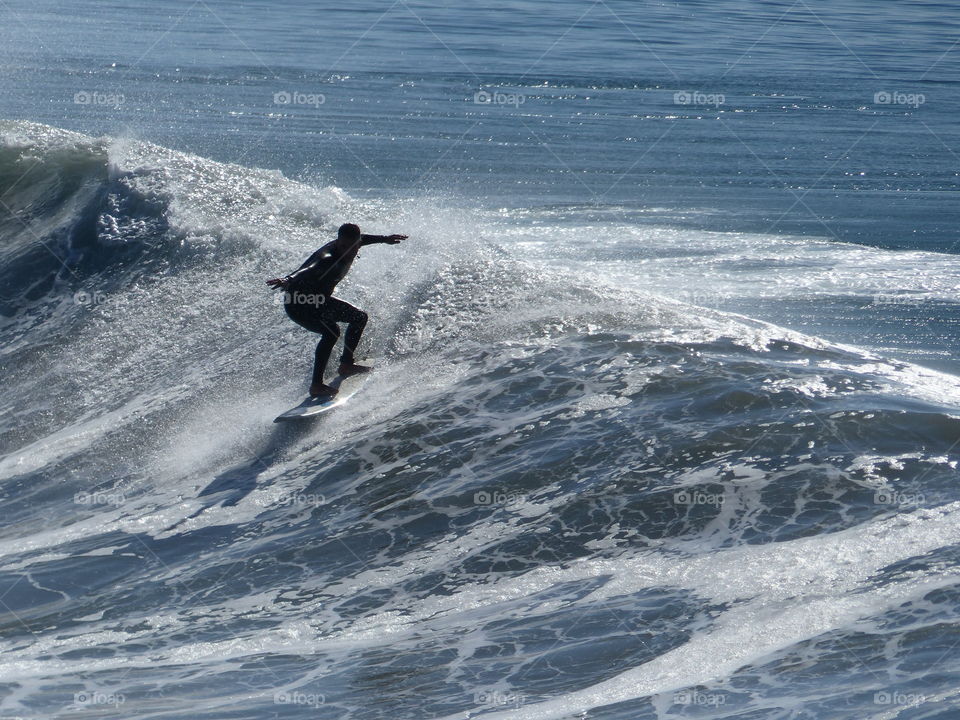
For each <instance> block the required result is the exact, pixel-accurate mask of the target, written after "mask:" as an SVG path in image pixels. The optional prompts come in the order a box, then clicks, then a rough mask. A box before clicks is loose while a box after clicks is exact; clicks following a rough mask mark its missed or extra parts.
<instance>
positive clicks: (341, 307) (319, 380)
mask: <svg viewBox="0 0 960 720" xmlns="http://www.w3.org/2000/svg"><path fill="white" fill-rule="evenodd" d="M406 239H407V236H406V235H363V234H361V232H360V228H359V227H358V226H357V225H354V224H353V223H345V224H343V225H341V226H340V229H339V230H338V231H337V239H336V240H334V241H332V242H329V243H327V244H326V245H324V246H323V247H321V248H320V249H319V250H317V251H316V252H314V253H313V254H312V255H311V256H310V257H308V258H307V259H306V261H305V262H304V263H303V265H301V266H300V268H299V269H298V270H296V272H293V273H290V274H289V275H287V276H286V277H283V278H274V279H273V280H267V285H269V286H270V287H272V288H274V289H278V290H283V291H284V298H283V304H284V307H285V309H286V311H287V315H289V316H290V319H291V320H293V321H294V322H295V323H297V324H298V325H300V326H301V327H305V328H306V329H307V330H309V331H311V332H315V333H319V334H320V342H318V343H317V351H316V355H315V356H314V363H313V380H312V382H311V383H310V395H311V396H312V397H320V396H327V397H333V396H334V395H336V394H337V391H336V389H335V388H332V387H330V386H329V385H326V384H324V382H323V374H324V372H325V371H326V369H327V361H328V360H329V359H330V353H331V352H332V351H333V346H334V345H335V344H336V342H337V338H339V337H340V328H339V326H338V325H337V323H347V332H346V335H345V336H344V338H343V354H342V355H341V356H340V367H339V372H340V374H341V375H345V376H346V375H357V374H359V373H365V372H369V371H370V370H371V369H372V368H370V367H367V366H365V365H357V364H356V363H355V362H354V357H353V354H354V352H355V351H356V349H357V345H359V343H360V336H361V335H363V329H364V327H365V326H366V324H367V314H366V313H365V312H364V311H363V310H361V309H360V308H357V307H354V306H353V305H351V304H350V303H348V302H344V301H343V300H340V299H338V298H335V297H333V291H334V289H335V288H336V287H337V283H339V282H340V281H341V280H343V278H344V277H345V276H346V274H347V273H348V272H349V271H350V266H351V265H352V264H353V261H354V259H355V258H356V257H357V253H358V252H359V250H360V248H361V247H364V246H366V245H374V244H376V243H385V244H387V245H396V244H397V243H399V242H400V241H401V240H406Z"/></svg>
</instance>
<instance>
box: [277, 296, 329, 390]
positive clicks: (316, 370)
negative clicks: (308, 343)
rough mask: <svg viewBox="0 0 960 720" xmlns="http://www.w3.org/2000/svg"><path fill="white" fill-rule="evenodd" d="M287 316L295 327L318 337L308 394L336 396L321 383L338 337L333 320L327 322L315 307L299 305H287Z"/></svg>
mask: <svg viewBox="0 0 960 720" xmlns="http://www.w3.org/2000/svg"><path fill="white" fill-rule="evenodd" d="M286 309H287V315H289V316H290V319H291V320H293V321H294V322H295V323H297V325H300V326H301V327H304V328H306V329H307V330H309V331H310V332H315V333H318V334H319V335H320V342H318V343H317V349H316V352H315V353H314V358H313V378H312V380H311V383H310V394H311V395H313V396H315V397H316V396H318V395H331V396H332V395H336V394H337V391H336V390H335V389H334V388H332V387H330V386H328V385H325V384H324V382H323V373H324V371H326V369H327V362H328V361H329V360H330V353H331V352H332V351H333V346H334V345H336V343H337V338H339V337H340V328H339V327H337V323H336V322H335V321H333V320H327V319H326V317H324V315H323V313H322V312H319V311H318V310H317V309H316V307H313V306H311V307H304V306H301V305H292V304H290V305H287V308H286Z"/></svg>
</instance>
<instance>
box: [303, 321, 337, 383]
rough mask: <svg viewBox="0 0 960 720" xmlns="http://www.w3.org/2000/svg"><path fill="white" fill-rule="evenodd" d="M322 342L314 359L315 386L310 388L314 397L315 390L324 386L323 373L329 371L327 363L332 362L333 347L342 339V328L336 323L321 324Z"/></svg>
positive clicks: (319, 343)
mask: <svg viewBox="0 0 960 720" xmlns="http://www.w3.org/2000/svg"><path fill="white" fill-rule="evenodd" d="M321 327H322V329H321V330H320V342H318V343H317V351H316V353H314V358H313V384H312V385H311V386H310V387H311V391H310V394H311V395H313V394H314V392H313V389H314V388H320V387H321V386H323V373H324V371H325V370H326V369H327V362H328V361H329V360H330V353H331V352H332V351H333V346H334V345H336V344H337V338H339V337H340V328H338V327H337V324H336V323H335V322H325V323H321Z"/></svg>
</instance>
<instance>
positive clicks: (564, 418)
mask: <svg viewBox="0 0 960 720" xmlns="http://www.w3.org/2000/svg"><path fill="white" fill-rule="evenodd" d="M2 163H3V164H2V171H3V173H2V177H3V178H4V179H5V183H7V184H6V187H7V188H8V189H9V192H8V193H7V194H6V196H5V202H6V203H8V204H9V205H10V206H11V207H13V208H15V209H16V218H15V219H19V220H20V221H21V228H19V229H18V228H16V226H14V225H13V223H12V221H13V219H14V218H11V219H8V221H7V222H8V225H7V227H5V228H3V230H4V232H5V233H6V235H5V237H6V238H7V244H6V246H5V250H4V263H3V267H4V287H5V288H7V289H8V290H7V293H6V295H5V298H4V302H5V313H4V314H5V321H4V329H3V333H4V339H5V342H4V345H3V351H2V353H3V354H2V364H3V373H4V387H5V388H8V391H6V392H5V393H4V394H3V400H2V402H3V416H2V417H3V420H2V423H3V424H2V435H0V438H2V449H3V459H2V462H0V481H2V486H3V489H4V523H3V528H2V538H0V557H2V574H3V577H4V581H5V588H4V595H3V604H4V610H5V612H6V616H5V617H6V619H5V621H4V633H3V655H2V662H0V677H2V678H3V688H4V694H3V700H2V708H3V712H4V714H5V716H19V715H22V716H26V717H30V716H42V715H48V714H49V715H54V714H57V713H58V712H67V711H69V710H70V708H71V707H72V708H74V711H75V712H76V711H77V710H76V707H77V705H76V703H78V702H79V703H81V706H80V707H81V711H82V712H83V713H85V714H89V715H91V716H96V717H118V718H121V717H122V718H130V717H251V718H254V717H268V716H274V715H275V714H277V713H279V716H284V712H287V713H291V712H292V713H293V714H294V715H297V713H298V712H303V711H304V709H305V708H310V710H311V712H316V713H319V716H321V717H340V716H347V715H354V714H356V715H357V716H362V717H384V718H387V717H398V716H411V715H414V714H417V715H420V716H429V717H450V718H454V717H463V716H464V713H465V712H466V713H468V714H470V715H471V716H472V715H475V714H480V715H483V716H490V717H501V716H502V717H517V718H563V717H571V716H573V715H576V714H578V713H583V712H589V713H590V716H596V717H610V718H613V717H623V718H635V717H656V718H662V717H671V716H673V714H675V713H676V712H677V710H678V708H679V709H680V710H681V711H682V710H684V709H686V710H690V709H700V710H701V711H704V712H706V711H709V713H710V716H712V717H743V716H744V715H743V713H744V712H747V711H748V708H752V709H756V708H757V707H761V708H767V710H768V711H769V713H770V714H768V715H767V716H768V717H780V716H782V717H792V716H794V715H792V713H793V712H794V709H795V708H797V707H800V706H803V707H804V708H806V709H807V711H810V712H817V711H816V710H810V708H817V707H821V705H822V707H823V708H824V709H823V712H824V713H827V714H829V715H830V716H831V717H851V718H854V717H863V716H864V713H865V712H867V710H866V709H865V708H869V709H871V710H872V711H875V710H876V708H877V707H878V706H877V704H876V697H877V695H878V693H879V694H880V697H881V698H882V697H884V695H883V693H887V695H888V696H889V697H891V698H893V699H894V700H897V699H898V698H901V696H902V697H906V695H907V694H908V693H909V694H911V697H913V696H919V695H924V696H925V698H926V699H927V700H930V699H933V698H939V699H940V700H941V701H942V700H944V699H948V698H952V697H953V693H952V692H947V691H946V690H945V689H944V688H943V687H942V686H940V685H939V683H937V682H936V681H935V679H934V678H931V676H930V675H929V674H928V670H927V667H928V666H927V663H928V662H930V661H933V660H937V659H942V658H944V657H949V654H950V650H949V648H950V644H951V642H952V640H951V637H950V633H949V632H946V631H945V630H944V629H943V625H942V624H943V623H944V621H945V619H947V618H949V617H951V615H952V613H953V612H954V609H955V600H954V599H953V592H954V591H953V589H952V588H953V586H954V585H955V583H956V569H955V565H954V561H953V559H952V558H953V553H954V552H955V551H954V548H955V546H956V543H957V540H958V533H960V526H958V517H960V514H958V508H960V498H958V497H957V496H956V490H955V479H956V454H955V453H954V451H953V446H954V443H955V438H956V437H957V433H958V431H960V417H958V414H957V407H958V404H960V382H958V381H957V379H956V377H955V376H953V375H950V374H948V373H944V372H940V371H936V370H932V369H926V368H924V367H922V366H920V365H916V364H912V363H910V362H907V361H900V360H890V359H885V358H883V357H882V356H880V355H877V354H875V353H871V352H867V351H864V350H862V349H857V348H856V347H855V346H853V345H851V344H838V343H834V342H828V341H825V340H823V339H818V338H817V337H814V336H810V335H804V334H801V333H798V332H796V331H791V330H787V329H785V328H783V327H780V326H777V325H775V324H771V323H768V322H764V321H761V320H757V319H751V318H749V317H747V316H746V315H742V314H735V313H730V312H727V311H723V310H716V309H715V310H709V309H706V308H704V307H702V306H697V305H693V304H690V303H689V302H686V301H685V300H684V293H689V292H690V290H689V287H690V286H689V284H688V281H686V280H684V278H683V273H684V270H683V268H682V267H679V266H675V268H674V269H675V273H674V277H672V278H671V277H670V275H669V274H668V273H663V272H656V273H653V274H655V275H656V276H657V277H659V278H660V282H661V283H662V284H663V285H664V288H666V286H667V285H668V280H672V283H673V288H674V292H673V296H671V294H670V293H669V292H668V291H667V290H666V289H662V290H661V292H660V293H657V292H653V291H651V290H650V289H649V288H647V289H640V288H638V287H636V286H635V285H634V284H631V283H630V282H629V281H628V280H626V279H624V278H622V277H619V276H618V275H617V274H616V273H615V272H613V271H612V270H611V269H609V268H607V269H604V263H605V262H606V263H610V262H611V261H610V259H609V258H607V259H606V260H604V259H603V258H594V259H592V260H590V259H589V258H584V266H583V267H581V268H578V269H577V270H576V271H575V272H574V271H572V270H571V269H569V265H568V269H567V270H566V271H565V270H564V269H563V268H562V267H561V265H559V264H557V263H556V262H550V261H548V260H546V259H544V258H542V257H540V255H541V254H542V253H541V252H540V251H538V248H542V245H543V237H544V236H547V235H549V236H550V237H551V242H552V243H553V244H554V246H558V247H560V248H562V249H563V251H566V252H571V253H572V252H575V251H576V250H577V248H578V247H579V246H580V245H582V242H583V241H582V240H581V239H580V238H582V237H583V236H584V235H585V233H587V232H589V221H586V220H585V221H584V227H581V228H580V230H579V231H578V230H577V229H576V228H571V226H570V222H569V218H567V219H566V220H565V222H564V223H563V226H562V227H555V228H551V227H549V225H547V226H544V225H543V224H540V225H538V227H536V228H535V229H533V230H530V231H524V225H523V224H518V223H517V221H516V218H515V217H512V216H511V215H510V213H506V214H505V213H502V212H486V213H483V212H479V211H476V210H473V211H471V210H465V209H460V210H457V209H455V208H451V207H448V206H444V205H443V203H437V204H435V205H430V204H428V203H425V202H422V201H420V202H416V203H414V202H404V201H402V200H386V201H381V202H375V201H371V200H363V199H354V198H352V197H351V196H350V195H349V193H347V192H345V191H343V190H342V189H339V188H337V187H332V186H325V187H315V186H310V185H306V184H303V183H301V182H297V181H293V180H290V179H288V178H286V177H284V176H283V174H282V173H279V172H276V171H264V170H257V169H252V168H246V167H242V166H238V165H231V164H224V163H219V162H215V161H211V160H207V159H204V158H201V157H198V156H194V155H189V154H184V153H180V152H176V151H172V150H169V149H165V148H163V147H160V146H157V145H153V144H150V143H146V142H142V141H135V140H131V139H122V138H120V139H117V138H108V137H103V138H91V137H88V136H84V135H80V134H77V133H72V132H68V131H63V130H57V129H55V128H51V127H49V126H42V125H37V124H31V123H13V124H11V123H8V124H7V125H6V126H4V129H3V152H2ZM24 169H26V171H27V174H26V175H25V179H24V180H23V181H22V182H21V183H19V185H18V184H17V183H15V182H11V181H10V180H9V179H10V178H15V177H16V176H17V175H19V174H21V173H23V171H24ZM344 217H349V218H354V219H356V220H357V221H358V222H360V223H361V224H362V226H363V227H364V228H365V229H369V231H371V232H376V231H381V230H383V231H386V230H388V229H389V228H395V227H402V228H403V229H404V230H406V231H408V232H409V234H410V235H411V239H410V241H408V242H407V243H404V244H403V245H402V246H400V247H398V248H375V247H374V248H366V249H364V250H363V251H362V253H361V257H360V258H359V259H358V261H357V263H356V267H355V270H354V273H353V274H351V277H350V279H349V281H348V283H345V287H344V291H345V296H346V297H349V298H350V299H352V300H353V301H355V302H357V303H358V304H360V305H362V306H374V307H376V308H377V310H376V311H375V312H374V313H373V316H374V318H375V321H374V322H372V323H371V325H372V327H371V332H370V335H369V337H368V338H367V339H366V340H365V344H366V347H367V348H368V349H369V351H370V352H371V353H375V354H376V356H377V358H378V363H379V368H378V372H377V373H376V374H375V375H374V376H373V378H372V379H371V380H370V382H369V383H368V384H367V386H366V387H365V388H364V390H363V392H362V394H361V395H359V396H357V397H356V398H355V399H354V400H353V401H352V402H351V403H349V404H348V405H347V406H345V407H344V408H342V409H340V410H338V411H337V412H336V417H335V418H331V419H330V420H326V421H324V422H321V423H318V424H317V425H315V426H310V427H308V428H294V429H291V428H286V427H278V426H275V425H272V424H271V422H270V421H271V419H272V417H273V416H274V415H275V414H276V413H277V412H278V411H280V410H282V409H284V408H285V407H286V406H288V405H290V404H291V403H293V402H295V401H296V400H297V399H298V397H299V396H300V393H301V392H302V391H303V388H304V383H305V379H306V377H307V374H308V372H309V360H310V349H311V347H312V341H311V339H310V338H309V337H307V334H306V333H304V332H303V331H302V330H300V329H299V328H297V327H296V326H294V325H293V324H292V323H289V322H286V321H285V319H284V317H283V312H282V306H281V305H279V304H278V303H277V301H276V298H275V297H274V296H272V295H271V294H270V293H269V291H268V290H266V289H265V288H264V287H263V279H264V278H266V277H271V276H273V275H274V274H276V271H277V269H283V268H289V267H295V266H296V264H297V263H298V261H299V259H300V258H301V256H302V255H303V254H304V250H305V249H309V248H312V247H313V246H314V245H316V244H318V238H322V237H325V236H328V235H329V234H330V233H331V232H333V230H334V229H335V227H336V224H337V223H338V221H339V219H340V218H344ZM388 222H389V226H388V224H387V223H388ZM549 222H550V213H547V212H545V213H544V214H543V217H542V219H541V223H549ZM457 229H461V230H462V231H458V230H457ZM607 232H611V233H613V232H616V234H617V235H618V237H619V241H618V242H619V245H618V247H622V246H628V247H627V248H624V252H629V253H631V254H633V255H635V256H643V257H644V261H645V262H649V263H658V262H662V261H663V260H662V259H663V257H664V256H665V255H666V253H665V251H664V248H665V247H667V246H669V245H670V243H671V242H672V241H674V240H675V238H676V237H677V234H676V233H671V232H670V231H669V229H667V228H664V229H661V230H656V229H650V228H643V229H640V230H636V229H635V230H633V231H632V232H631V231H630V230H629V229H627V228H609V227H608V228H607ZM568 237H569V241H566V240H565V238H568ZM11 238H13V239H15V240H16V242H10V240H11ZM684 238H685V240H686V244H685V245H684V246H683V248H684V250H685V251H686V252H688V253H689V254H690V256H691V257H699V258H701V259H702V258H708V259H709V262H711V263H714V264H717V263H720V262H722V258H721V257H718V255H720V254H721V253H722V250H721V248H722V247H727V248H731V247H738V248H743V247H749V248H751V249H753V248H757V247H760V246H763V245H764V244H765V245H766V246H767V247H784V246H786V247H789V248H791V249H792V253H793V256H794V258H795V264H796V265H797V266H798V267H801V266H806V267H808V268H812V269H811V270H809V271H808V272H807V273H806V275H801V274H799V273H798V272H797V271H796V269H794V268H790V267H788V268H785V270H784V276H785V277H784V281H783V282H782V283H781V287H782V288H783V290H782V292H783V293H784V294H788V293H790V292H795V291H796V289H797V287H798V286H805V287H807V288H808V289H809V286H810V285H811V284H815V283H817V282H820V283H821V284H822V283H829V282H830V279H829V278H826V279H825V278H824V277H823V274H822V273H820V272H819V271H818V269H817V268H818V265H817V263H822V262H824V261H825V257H827V256H829V258H830V262H831V267H832V268H833V270H832V272H836V273H843V272H845V271H850V272H852V271H853V269H855V268H857V267H860V263H862V262H864V261H868V262H875V263H877V264H881V263H884V262H888V261H889V258H886V257H884V256H885V255H889V254H890V251H886V250H882V249H865V248H862V247H859V246H851V247H849V248H842V247H838V246H836V245H829V246H827V247H822V246H820V245H818V244H816V243H803V242H799V241H796V240H791V239H790V238H784V237H782V236H780V237H760V236H742V237H729V236H728V237H726V238H724V237H722V235H719V234H717V233H703V234H700V235H697V234H692V233H686V234H685V235H684ZM691 244H696V248H693V247H691ZM605 248H606V252H607V253H609V251H610V245H606V246H605ZM675 249H677V250H678V251H679V249H680V248H679V246H676V247H675ZM753 251H754V252H756V250H753ZM553 256H554V257H556V253H553ZM913 257H914V261H915V263H916V266H917V268H918V271H917V272H916V273H910V272H906V273H902V274H901V280H902V283H901V285H900V286H899V287H898V289H897V292H898V293H901V294H903V295H907V294H910V293H918V292H926V293H934V292H936V288H934V287H930V286H928V285H924V286H921V285H922V277H923V274H922V273H921V272H920V271H919V268H922V267H923V265H924V263H925V262H928V261H929V259H930V258H929V257H927V256H926V255H925V254H924V253H916V254H914V256H913ZM58 258H68V259H69V263H70V264H69V267H66V266H64V265H63V264H61V263H60V262H59V260H58ZM588 260H589V261H588ZM704 261H705V260H701V262H704ZM901 262H902V260H901ZM944 266H945V267H946V268H947V269H948V270H949V271H951V272H953V273H954V277H955V276H956V275H955V273H957V271H958V269H960V268H958V266H960V264H958V263H954V264H953V267H952V268H951V267H950V266H949V265H946V264H945V263H943V261H942V258H941V267H944ZM686 272H692V271H691V270H690V268H689V265H688V266H687V270H686ZM787 276H789V282H788V281H787ZM11 289H12V290H13V292H10V290H11ZM770 291H771V290H770V288H769V287H768V289H767V293H769V292H770ZM700 292H703V293H713V294H714V296H715V297H719V298H726V297H729V295H730V293H729V288H728V289H726V290H724V287H723V280H722V279H720V280H718V282H717V284H716V285H715V286H713V287H712V288H707V287H702V286H701V290H700ZM860 292H861V294H863V295H864V296H866V297H872V296H873V293H875V288H871V287H868V286H864V287H862V288H860ZM794 676H796V678H797V679H791V678H793V677H794ZM801 676H802V677H805V678H808V680H805V681H802V682H801V681H800V680H799V677H801ZM824 688H829V689H830V692H829V694H825V693H824ZM917 688H921V690H918V689H917ZM898 693H899V695H898ZM78 698H79V699H78ZM121 698H122V701H121ZM891 702H892V701H891ZM83 703H87V704H86V705H83ZM893 707H894V708H897V707H900V708H902V707H913V708H915V707H917V705H916V704H912V705H909V704H908V705H906V706H905V705H903V704H901V705H899V706H893ZM827 708H829V709H827ZM881 709H882V708H881ZM751 712H752V710H751ZM890 716H891V717H893V716H894V715H890Z"/></svg>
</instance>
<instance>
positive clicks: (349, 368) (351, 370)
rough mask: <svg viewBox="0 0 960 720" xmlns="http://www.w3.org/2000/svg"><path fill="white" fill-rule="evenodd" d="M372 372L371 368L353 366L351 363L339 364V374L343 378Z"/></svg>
mask: <svg viewBox="0 0 960 720" xmlns="http://www.w3.org/2000/svg"><path fill="white" fill-rule="evenodd" d="M371 370H373V368H372V367H369V366H367V365H354V364H353V363H340V368H339V371H340V374H341V375H343V376H344V377H346V376H348V375H360V374H361V373H368V372H370V371H371Z"/></svg>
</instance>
